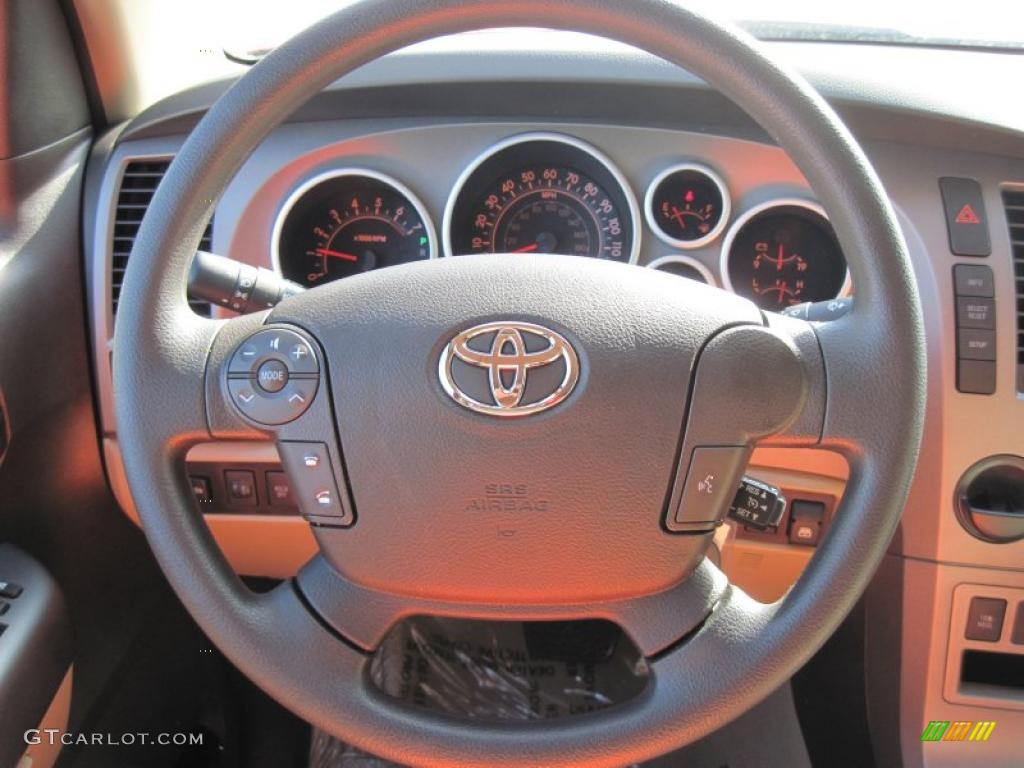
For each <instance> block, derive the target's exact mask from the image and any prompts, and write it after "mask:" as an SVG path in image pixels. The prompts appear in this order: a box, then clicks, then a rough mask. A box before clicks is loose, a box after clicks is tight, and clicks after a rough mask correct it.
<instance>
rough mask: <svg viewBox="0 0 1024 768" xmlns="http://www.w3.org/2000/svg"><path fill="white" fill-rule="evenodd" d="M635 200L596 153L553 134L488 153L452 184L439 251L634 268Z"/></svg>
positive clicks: (519, 140)
mask: <svg viewBox="0 0 1024 768" xmlns="http://www.w3.org/2000/svg"><path fill="white" fill-rule="evenodd" d="M636 212H637V207H636V201H635V199H633V196H632V194H631V193H630V192H629V189H628V187H627V185H626V184H625V182H624V180H623V179H622V176H621V175H620V174H619V173H618V171H616V170H615V169H614V167H613V166H612V165H611V164H610V162H609V161H608V160H607V159H606V158H605V157H604V156H603V155H601V154H600V153H599V152H598V151H597V150H595V149H594V148H592V147H589V146H587V145H585V144H583V143H582V142H579V141H577V140H575V139H571V138H569V137H567V136H561V135H558V134H528V135H525V136H517V137H513V138H512V139H509V140H506V141H505V142H502V143H501V144H499V145H498V146H496V147H493V148H492V149H491V150H489V151H488V152H487V153H485V155H484V156H483V157H482V158H480V159H479V160H478V161H477V162H476V163H475V164H474V165H472V166H471V167H470V168H469V169H468V170H467V171H466V173H464V174H463V177H462V179H461V180H460V182H459V183H458V184H457V185H456V188H455V190H454V191H453V194H452V198H451V200H450V201H449V205H448V210H447V211H446V214H445V251H446V253H447V254H448V255H463V254H472V253H513V254H514V253H550V254H563V255H569V256H590V257H594V258H600V259H609V260H612V261H624V262H633V261H635V260H636V255H637V252H638V249H639V243H638V242H637V238H636V236H635V232H634V222H635V221H636Z"/></svg>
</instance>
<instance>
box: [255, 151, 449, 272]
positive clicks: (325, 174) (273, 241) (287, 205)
mask: <svg viewBox="0 0 1024 768" xmlns="http://www.w3.org/2000/svg"><path fill="white" fill-rule="evenodd" d="M346 176H363V177H365V178H368V179H374V180H375V181H379V182H380V183H381V184H386V185H388V186H390V187H391V188H392V189H393V190H394V191H395V192H398V193H399V194H400V195H402V196H404V197H405V199H406V200H408V201H409V203H410V204H411V205H412V207H413V209H414V210H415V211H416V213H417V214H418V215H419V217H420V219H421V220H422V221H423V229H424V230H425V231H426V236H427V246H428V250H429V255H428V256H427V258H428V259H436V258H437V256H438V252H437V231H436V230H435V229H434V221H433V219H431V218H430V214H429V213H428V212H427V208H426V206H425V205H423V201H421V200H420V198H419V197H418V196H417V195H416V193H414V192H413V191H412V190H411V189H409V187H407V186H406V185H405V184H403V183H402V182H400V181H399V180H398V179H396V178H395V177H393V176H389V175H388V174H386V173H382V172H381V171H375V170H373V169H372V168H358V167H346V168H335V169H332V170H328V171H321V172H320V173H317V174H316V175H314V176H311V177H310V178H308V179H306V180H305V181H304V182H302V183H301V184H300V185H299V186H298V187H296V188H295V189H294V190H293V191H292V192H291V194H289V195H288V197H286V198H285V200H284V203H282V205H281V208H280V210H279V211H278V212H277V216H275V217H274V226H273V228H272V229H271V234H270V264H271V266H272V267H273V269H274V271H275V272H277V274H279V275H282V276H283V275H284V272H282V271H281V231H282V230H283V229H284V223H285V221H287V220H288V215H289V214H290V213H291V212H292V209H293V208H294V207H295V205H296V204H297V203H298V202H299V200H301V199H302V198H303V196H305V194H306V193H307V192H309V191H310V190H311V189H314V188H315V187H318V186H320V185H321V184H323V183H324V182H327V181H331V180H332V179H339V178H344V177H346Z"/></svg>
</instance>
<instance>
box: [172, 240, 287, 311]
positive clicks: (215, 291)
mask: <svg viewBox="0 0 1024 768" xmlns="http://www.w3.org/2000/svg"><path fill="white" fill-rule="evenodd" d="M305 290H306V289H305V288H303V287H302V286H301V285H299V284H298V283H293V282H292V281H291V280H285V279H284V278H283V277H281V276H280V275H279V274H277V273H276V272H273V271H271V270H269V269H264V268H263V267H254V266H252V265H251V264H243V263H242V262H240V261H235V260H234V259H229V258H227V257H226V256H217V255H216V254H213V253H207V252H206V251H196V256H195V258H194V259H193V260H192V268H191V269H190V270H189V273H188V295H189V298H191V299H199V300H201V301H208V302H210V303H211V304H216V305H217V306H219V307H225V308H227V309H230V310H232V311H233V312H238V313H240V314H245V313H247V312H255V311H257V310H260V309H269V308H270V307H273V306H276V305H277V304H279V303H281V302H282V301H284V300H285V299H287V298H288V297H289V296H294V295H295V294H297V293H302V292H303V291H305Z"/></svg>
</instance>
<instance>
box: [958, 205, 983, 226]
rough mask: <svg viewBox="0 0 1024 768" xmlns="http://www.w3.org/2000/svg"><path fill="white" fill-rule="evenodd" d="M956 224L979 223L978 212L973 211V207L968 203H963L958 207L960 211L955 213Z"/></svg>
mask: <svg viewBox="0 0 1024 768" xmlns="http://www.w3.org/2000/svg"><path fill="white" fill-rule="evenodd" d="M956 223H957V224H981V219H979V218H978V214H976V213H975V212H974V208H972V207H971V204H970V203H965V204H964V207H963V208H961V209H960V213H958V214H957V215H956Z"/></svg>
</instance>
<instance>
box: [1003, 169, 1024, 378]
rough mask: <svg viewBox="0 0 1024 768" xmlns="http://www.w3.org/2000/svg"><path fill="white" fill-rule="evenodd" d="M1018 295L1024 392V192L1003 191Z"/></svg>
mask: <svg viewBox="0 0 1024 768" xmlns="http://www.w3.org/2000/svg"><path fill="white" fill-rule="evenodd" d="M1003 205H1004V206H1005V207H1006V222H1007V224H1009V225H1010V251H1011V253H1012V255H1013V277H1014V284H1015V285H1016V294H1017V391H1018V392H1024V190H1010V189H1005V190H1003Z"/></svg>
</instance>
